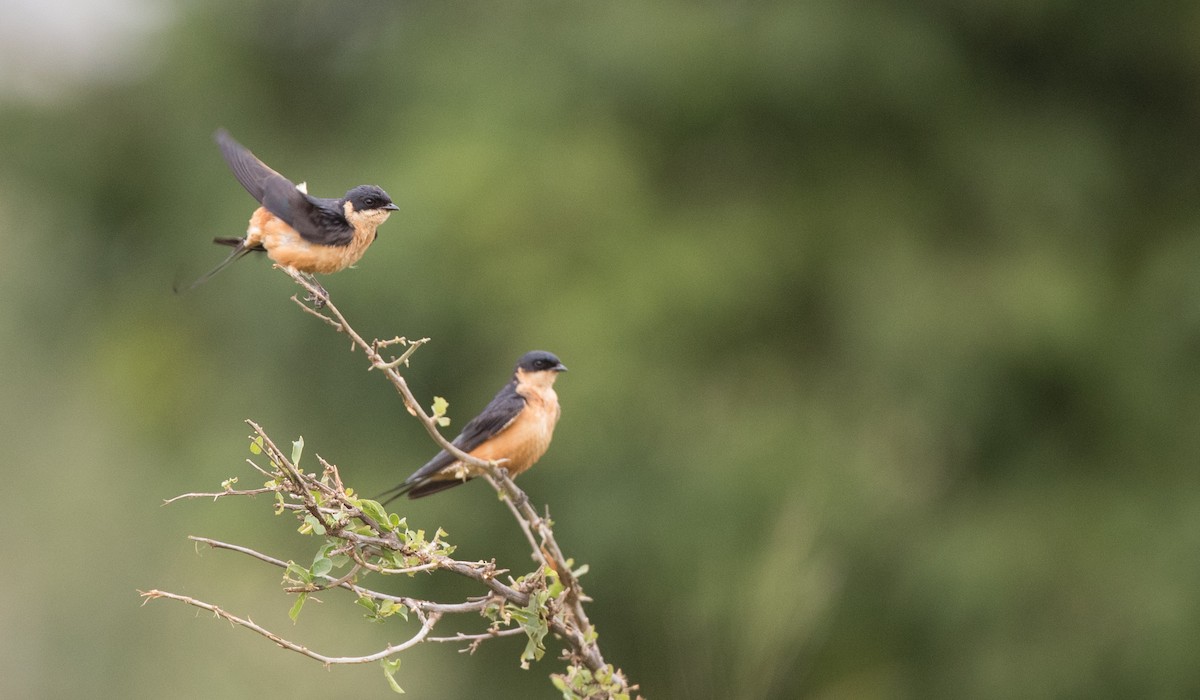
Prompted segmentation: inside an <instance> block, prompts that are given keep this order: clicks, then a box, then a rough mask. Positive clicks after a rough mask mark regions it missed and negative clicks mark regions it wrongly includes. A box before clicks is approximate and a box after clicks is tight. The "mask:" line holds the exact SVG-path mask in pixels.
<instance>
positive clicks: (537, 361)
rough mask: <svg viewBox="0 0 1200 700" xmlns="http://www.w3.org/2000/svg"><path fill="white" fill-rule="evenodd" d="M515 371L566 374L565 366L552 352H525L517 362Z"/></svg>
mask: <svg viewBox="0 0 1200 700" xmlns="http://www.w3.org/2000/svg"><path fill="white" fill-rule="evenodd" d="M517 369H518V370H522V371H525V372H545V371H547V370H549V371H551V372H555V373H558V372H566V371H567V366H566V365H564V364H563V363H562V361H561V360H559V359H558V357H557V356H555V354H554V353H552V352H546V351H545V350H534V351H532V352H527V353H525V354H524V355H522V356H521V359H520V360H517Z"/></svg>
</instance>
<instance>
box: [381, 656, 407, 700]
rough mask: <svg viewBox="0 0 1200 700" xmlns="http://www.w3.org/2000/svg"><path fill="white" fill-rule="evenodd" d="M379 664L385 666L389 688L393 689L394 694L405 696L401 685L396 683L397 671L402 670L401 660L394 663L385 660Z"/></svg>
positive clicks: (384, 670)
mask: <svg viewBox="0 0 1200 700" xmlns="http://www.w3.org/2000/svg"><path fill="white" fill-rule="evenodd" d="M379 663H380V664H382V665H383V675H384V677H386V678H387V682H388V686H390V687H391V689H392V692H394V693H399V694H401V695H403V694H404V689H403V688H401V687H400V684H399V683H397V682H396V671H399V670H400V659H395V660H393V661H388V660H387V659H384V660H383V661H381V662H379Z"/></svg>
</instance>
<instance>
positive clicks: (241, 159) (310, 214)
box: [214, 129, 354, 245]
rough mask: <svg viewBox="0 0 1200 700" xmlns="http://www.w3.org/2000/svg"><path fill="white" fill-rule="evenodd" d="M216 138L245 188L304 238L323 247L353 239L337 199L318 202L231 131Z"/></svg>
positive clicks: (351, 230) (235, 175) (217, 135)
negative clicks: (236, 139) (261, 158)
mask: <svg viewBox="0 0 1200 700" xmlns="http://www.w3.org/2000/svg"><path fill="white" fill-rule="evenodd" d="M214 138H215V139H216V141H217V145H218V146H220V148H221V155H223V156H224V157H225V162H226V163H228V164H229V169H230V170H232V171H233V176H234V177H236V178H237V181H238V182H240V183H241V184H242V187H245V188H246V191H247V192H249V193H250V196H251V197H254V199H255V200H256V201H257V202H258V203H259V204H261V205H263V206H264V207H266V209H267V211H269V212H271V213H272V214H274V215H275V216H277V217H279V218H280V219H281V220H282V221H283V222H284V223H286V224H287V225H288V226H291V227H292V228H294V229H296V232H297V233H299V234H300V237H301V238H303V239H304V240H306V241H309V242H310V243H320V244H322V245H346V244H348V243H349V242H350V241H351V239H353V237H354V228H353V227H352V226H351V225H350V222H349V221H347V220H346V217H345V216H344V215H343V214H342V212H341V211H339V210H338V207H337V200H325V199H317V198H315V197H310V196H309V195H308V194H306V193H304V192H301V191H300V190H298V189H296V185H295V183H293V182H292V181H291V180H289V179H287V178H286V177H284V176H282V175H280V174H279V173H277V172H275V171H274V170H272V169H271V168H270V167H269V166H268V165H267V164H266V163H264V162H262V161H261V160H259V159H258V158H257V157H256V156H255V155H254V154H253V153H251V152H250V150H249V149H248V148H246V147H245V146H243V145H242V144H240V143H238V142H237V141H235V140H234V138H233V137H232V136H230V135H229V132H228V131H225V130H224V129H220V130H218V131H217V133H216V134H215V135H214Z"/></svg>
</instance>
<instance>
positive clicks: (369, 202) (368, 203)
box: [363, 197, 378, 209]
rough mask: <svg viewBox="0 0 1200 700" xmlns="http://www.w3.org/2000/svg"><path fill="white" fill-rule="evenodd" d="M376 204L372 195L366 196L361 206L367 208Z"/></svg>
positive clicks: (371, 207) (372, 207)
mask: <svg viewBox="0 0 1200 700" xmlns="http://www.w3.org/2000/svg"><path fill="white" fill-rule="evenodd" d="M376 204H378V202H377V201H376V200H375V198H374V197H367V198H366V199H364V200H363V206H364V207H366V208H367V209H374V208H375V205H376Z"/></svg>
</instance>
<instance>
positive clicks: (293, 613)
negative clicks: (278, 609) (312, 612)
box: [288, 593, 308, 622]
mask: <svg viewBox="0 0 1200 700" xmlns="http://www.w3.org/2000/svg"><path fill="white" fill-rule="evenodd" d="M306 600H308V594H307V593H301V594H300V595H298V596H296V602H295V603H293V604H292V609H291V610H289V611H288V617H290V618H292V622H295V621H296V618H297V617H300V608H303V607H304V601H306Z"/></svg>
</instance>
